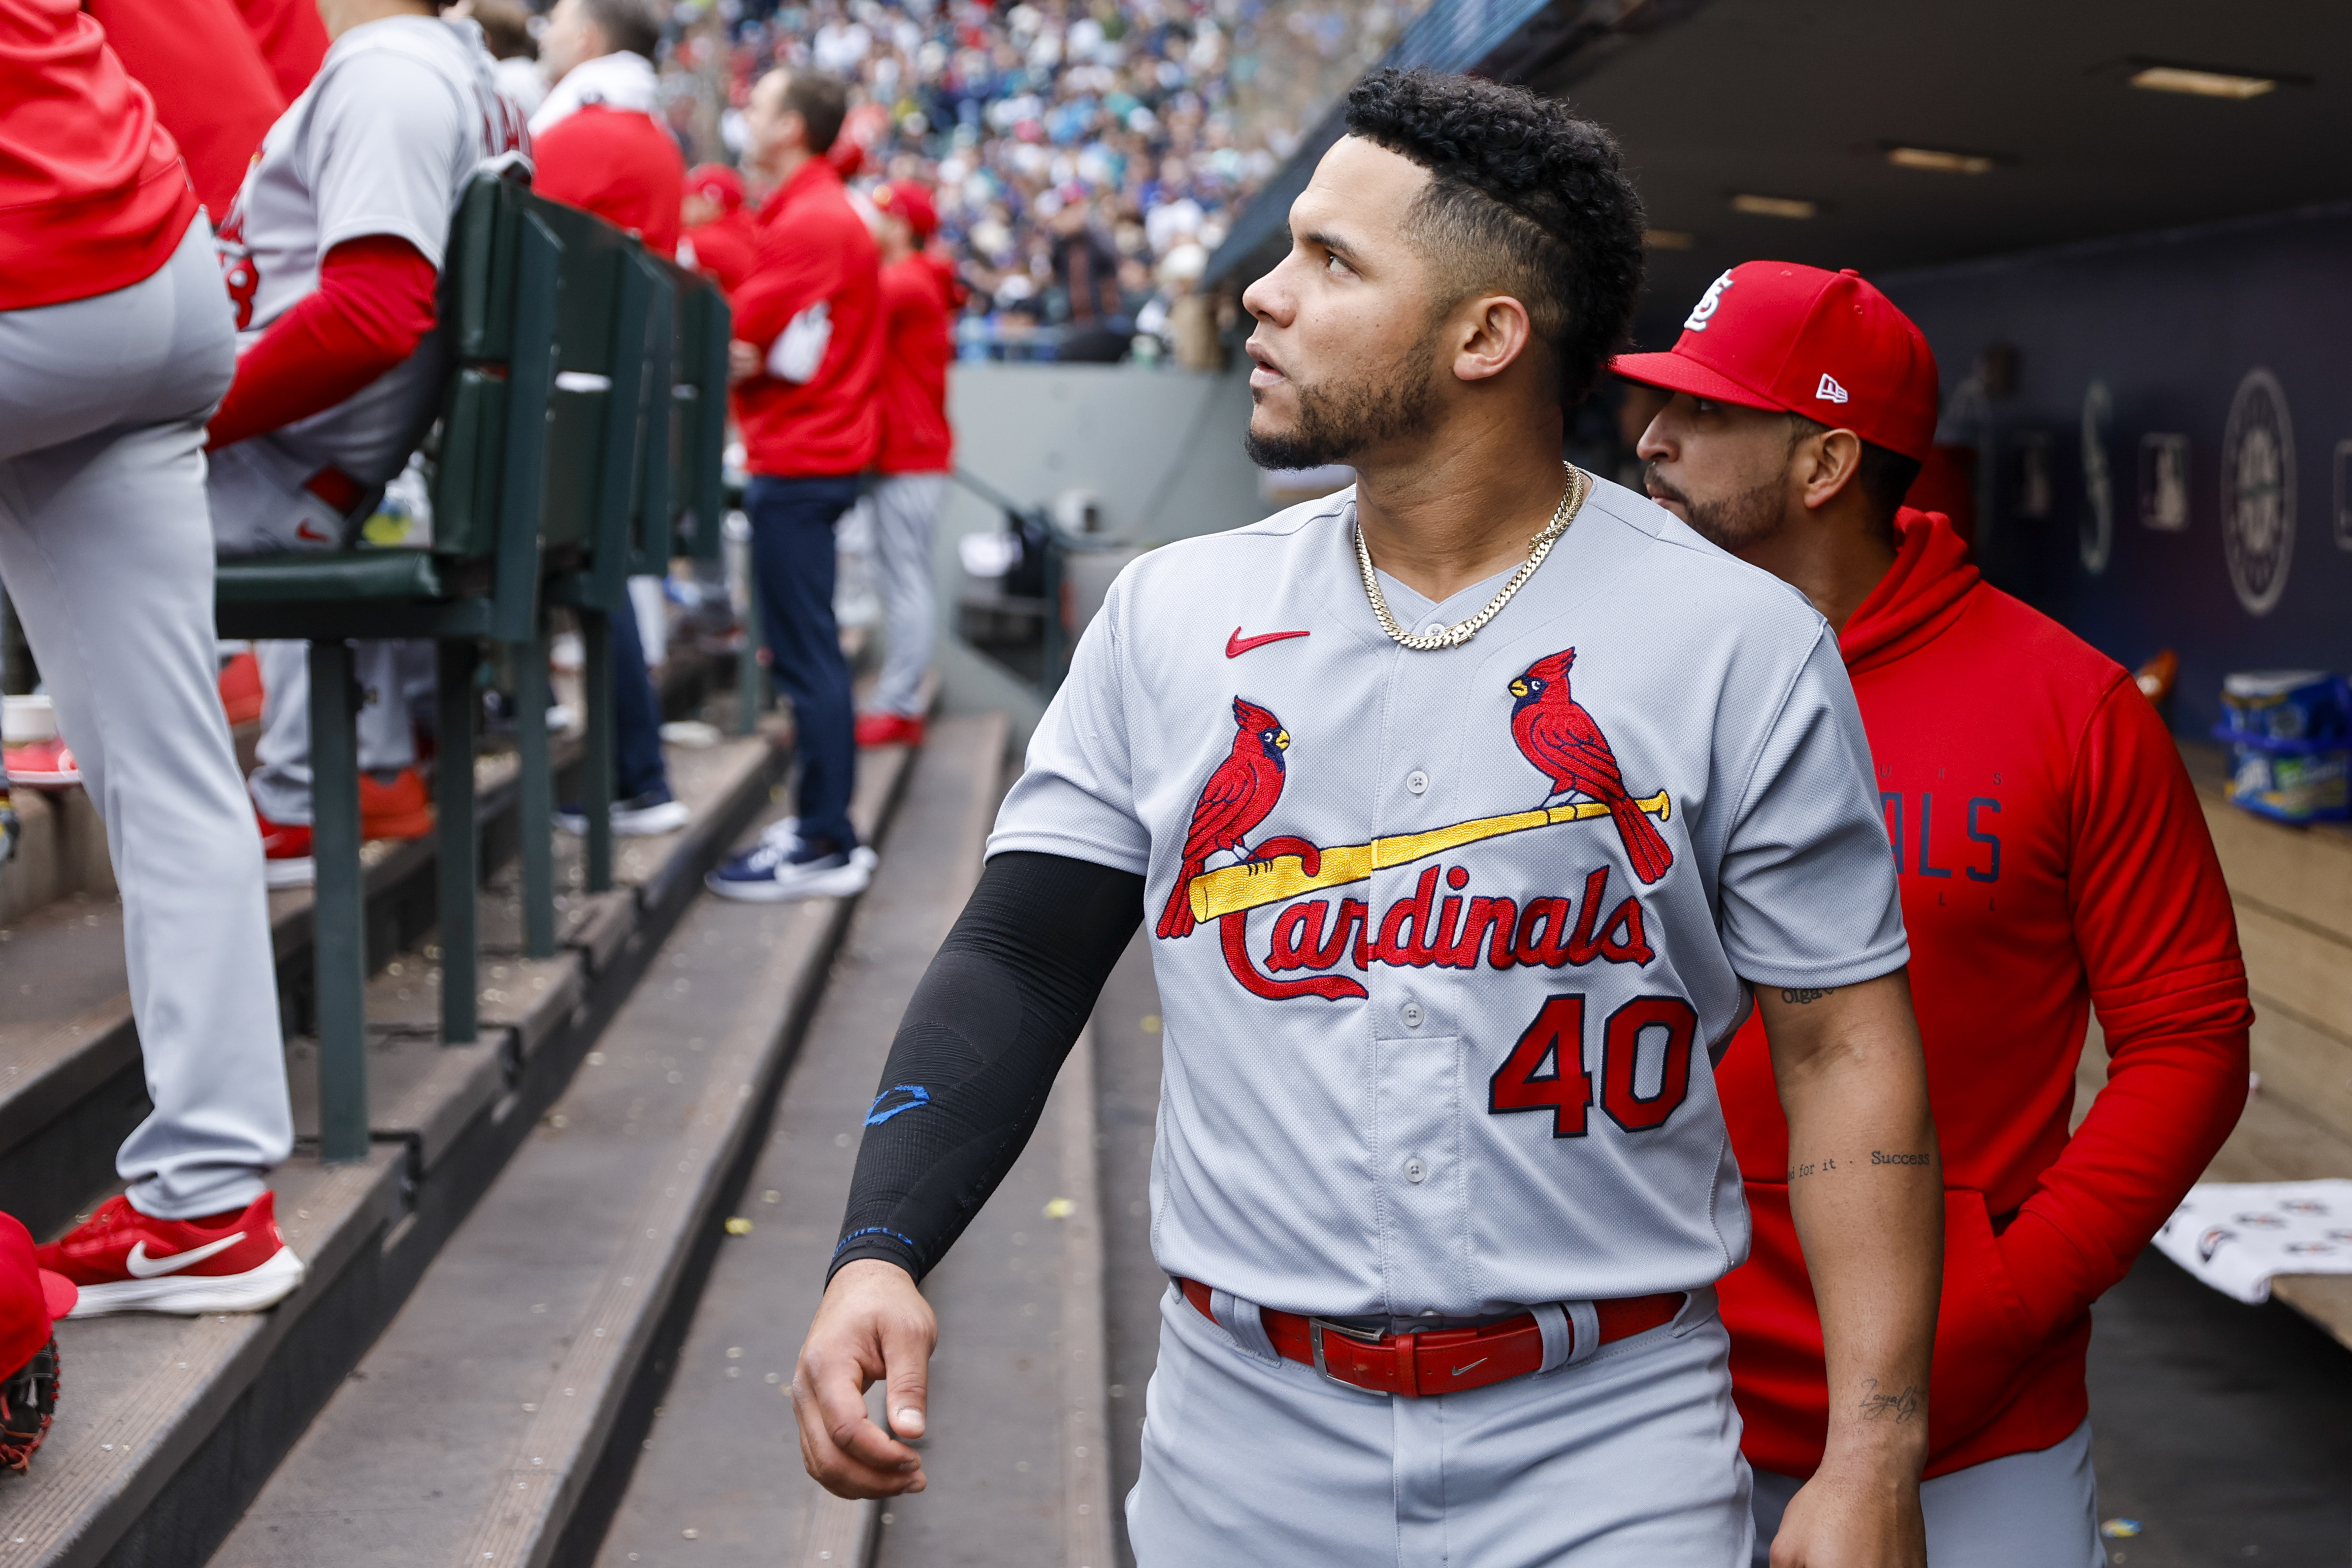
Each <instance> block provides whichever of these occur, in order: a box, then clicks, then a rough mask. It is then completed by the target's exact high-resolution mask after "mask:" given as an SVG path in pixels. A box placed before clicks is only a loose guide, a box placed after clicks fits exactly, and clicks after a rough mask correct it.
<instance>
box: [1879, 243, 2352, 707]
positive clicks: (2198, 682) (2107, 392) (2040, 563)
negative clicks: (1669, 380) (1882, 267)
mask: <svg viewBox="0 0 2352 1568" xmlns="http://www.w3.org/2000/svg"><path fill="white" fill-rule="evenodd" d="M2347 264H2352V203H2344V204H2334V205H2328V206H2326V207H2315V208H2310V209H2306V210H2304V211H2302V212H2298V213H2292V214H2285V215H2282V216H2275V217H2270V218H2262V219H2252V220H2242V221H2237V222H2232V223H2228V224H2221V225H2213V226H2203V227H2199V228H2194V229H2183V230H2179V231H2173V232H2168V233H2163V234H2156V235H2147V236H2137V237H2129V238H2124V239H2116V240H2103V241H2097V242H2094V243H2089V244H2084V245H2077V246H2069V247H2063V248H2060V249H2054V250H2049V251H2042V252H2035V253H2029V254H2024V255H2019V256H2012V257H2004V258H1993V259H1990V260H1985V261H1979V262H1969V263H1964V264H1958V265H1954V266H1948V267H1941V268H1925V269H1920V270H1916V271H1909V272H1900V273H1888V274H1885V275H1882V276H1879V277H1877V278H1875V279H1874V281H1875V282H1876V283H1878V284H1879V286H1880V287H1881V288H1883V289H1885V291H1886V293H1887V294H1888V295H1889V297H1891V298H1892V299H1893V300H1895V303H1897V304H1898V305H1900V306H1901V307H1902V308H1903V309H1904V310H1906V311H1908V312H1909V313H1910V315H1911V316H1912V318H1913V319H1914V320H1915V321H1917V322H1918V323H1919V325H1920V327H1921V328H1922V329H1923V330H1924V331H1926V332H1927V338H1928V341H1929V342H1931V343H1933V344H1934V345H1935V350H1936V357H1937V362H1938V364H1939V366H1940V368H1941V373H1942V380H1943V395H1944V405H1943V406H1944V425H1943V427H1942V428H1941V429H1940V430H1939V432H1938V438H1939V439H1941V440H1946V441H1952V442H1958V443H1961V444H1967V445H1974V446H1976V447H1978V449H1979V464H1978V470H1977V472H1978V486H1977V488H1978V496H1977V506H1978V520H1979V527H1978V545H1979V560H1980V562H1981V563H1982V564H1984V565H1985V567H1986V569H1987V573H1988V575H1990V577H1991V578H1992V579H1993V580H1994V581H1995V582H1997V583H1999V584H2000V585H2001V586H2002V587H2005V588H2007V589H2009V590H2010V591H2011V592H2012V593H2015V594H2017V595H2020V596H2021V597H2022V598H2024V599H2026V600H2027V601H2029V602H2030V603H2032V605H2035V606H2036V607H2037V608H2040V609H2042V610H2043V611H2044V612H2046V613H2048V614H2049V615H2051V616H2055V617H2056V618H2057V619H2058V620H2060V621H2062V622H2063V623H2064V624H2065V625H2066V626H2068V627H2070V628H2072V629H2073V630H2074V632H2076V633H2077V634H2078V635H2080V636H2082V637H2084V638H2086V639H2088V640H2089V641H2090V642H2091V643H2093V644H2094V645H2095V646H2096V647H2099V648H2101V649H2102V650H2104V651H2105V652H2106V653H2107V654H2109V655H2111V656H2112V657H2114V658H2116V660H2118V661H2119V662H2121V663H2122V664H2124V665H2125V666H2126V667H2134V666H2137V665H2138V664H2139V663H2140V662H2141V661H2142V660H2143V659H2145V658H2147V657H2148V656H2149V655H2150V654H2152V653H2154V652H2155V651H2156V650H2157V649H2158V648H2159V647H2171V648H2173V649H2175V650H2176V651H2178V652H2179V656H2180V662H2181V668H2180V679H2179V688H2178V689H2177V692H2176V695H2175V697H2174V700H2173V704H2172V707H2171V710H2170V714H2169V717H2170V719H2171V721H2172V725H2173V728H2174V729H2175V730H2176V731H2178V732H2179V733H2181V734H2183V735H2185V736H2189V737H2192V738H2202V737H2203V736H2204V735H2205V734H2206V733H2207V731H2209V730H2210V727H2211V725H2212V724H2213V723H2214V722H2215V721H2216V720H2217V719H2218V718H2219V717H2220V707H2221V705H2220V692H2221V678H2222V676H2223V674H2224V673H2226V672H2228V671H2231V670H2238V669H2263V668H2287V667H2301V668H2321V669H2334V670H2347V669H2352V265H2347ZM1994 345H2006V346H2008V347H2009V348H2011V349H2013V350H2014V385H2013V388H2012V389H2011V390H2010V391H2009V392H2008V393H2006V394H2005V395H1988V393H1987V392H1986V389H1985V386H1984V384H1983V378H1982V375H1981V371H1982V368H1983V366H1984V363H1985V355H1986V351H1987V350H1988V349H1989V348H1991V347H1993V346H1994ZM1995 363H1996V366H1997V363H1998V360H1997V356H1996V360H1995ZM2086 436H2087V437H2088V438H2087V439H2086ZM2184 465H2185V468H2184ZM2103 475H2104V483H2103V481H2102V476H2103ZM2103 491H2104V495H2105V503H2104V506H2103V505H2102V500H2101V497H2102V492H2103Z"/></svg>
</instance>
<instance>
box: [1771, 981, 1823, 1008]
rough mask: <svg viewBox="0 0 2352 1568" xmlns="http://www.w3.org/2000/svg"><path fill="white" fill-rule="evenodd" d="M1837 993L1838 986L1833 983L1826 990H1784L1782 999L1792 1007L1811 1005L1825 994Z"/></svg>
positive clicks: (1781, 994) (1781, 995)
mask: <svg viewBox="0 0 2352 1568" xmlns="http://www.w3.org/2000/svg"><path fill="white" fill-rule="evenodd" d="M1836 994H1837V987H1836V986H1834V985H1832V986H1831V987H1830V988H1829V989H1828V990H1826V991H1782V992H1781V993H1780V1000H1781V1001H1783V1002H1786V1003H1787V1004H1789V1005H1790V1006H1791V1007H1810V1006H1811V1005H1813V1004H1814V1003H1816V1002H1818V1001H1820V1000H1821V999H1822V997H1824V996H1834V995H1836Z"/></svg>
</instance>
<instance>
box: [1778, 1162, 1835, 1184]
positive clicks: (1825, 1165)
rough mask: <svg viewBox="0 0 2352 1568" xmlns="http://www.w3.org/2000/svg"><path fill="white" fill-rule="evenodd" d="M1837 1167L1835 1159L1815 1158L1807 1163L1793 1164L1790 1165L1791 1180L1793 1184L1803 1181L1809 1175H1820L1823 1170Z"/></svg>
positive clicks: (1832, 1169) (1831, 1169)
mask: <svg viewBox="0 0 2352 1568" xmlns="http://www.w3.org/2000/svg"><path fill="white" fill-rule="evenodd" d="M1837 1168H1838V1164H1837V1162H1836V1161H1835V1160H1815V1161H1812V1162H1811V1163H1807V1164H1802V1165H1791V1166H1790V1167H1789V1180H1790V1183H1792V1184H1793V1183H1797V1182H1801V1181H1803V1180H1804V1179H1805V1178H1806V1177H1807V1176H1811V1175H1818V1174H1820V1173H1822V1172H1823V1171H1834V1170H1836V1169H1837Z"/></svg>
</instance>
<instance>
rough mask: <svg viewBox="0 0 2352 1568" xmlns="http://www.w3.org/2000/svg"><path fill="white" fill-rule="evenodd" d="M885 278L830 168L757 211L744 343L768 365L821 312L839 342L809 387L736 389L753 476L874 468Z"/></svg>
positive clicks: (814, 475)
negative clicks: (793, 331) (785, 336)
mask: <svg viewBox="0 0 2352 1568" xmlns="http://www.w3.org/2000/svg"><path fill="white" fill-rule="evenodd" d="M879 269H880V255H879V252H878V251H877V248H876V247H875V244H874V237H873V236H872V235H871V234H869V233H867V232H866V224H865V220H863V219H862V218H860V217H859V216H857V212H856V208H854V207H852V206H851V205H849V197H848V195H846V194H845V192H844V191H843V190H842V186H841V176H840V175H839V174H835V173H834V172H833V169H832V166H831V165H829V164H828V163H825V161H824V159H822V158H811V159H810V160H809V161H808V162H807V163H803V164H802V165H801V166H800V168H799V170H798V171H796V172H795V173H794V174H793V177H792V178H791V179H789V180H786V181H785V182H784V183H783V184H781V185H779V186H777V187H776V189H775V191H774V192H773V193H772V195H770V196H769V197H768V200H767V202H766V204H765V205H762V206H761V208H760V227H759V243H758V248H757V251H756V253H755V256H754V258H753V261H752V268H751V276H750V277H748V278H746V279H744V280H743V283H742V286H741V287H740V289H737V290H736V292H735V297H734V300H733V301H732V303H733V305H734V307H735V336H736V337H737V338H739V339H740V340H742V341H743V342H748V343H751V344H752V345H753V346H754V347H756V348H758V349H759V351H760V352H761V354H763V355H764V354H766V353H768V351H769V349H770V347H771V346H772V344H773V343H774V342H775V341H776V339H777V338H778V337H780V336H781V335H782V332H783V331H784V328H785V327H786V326H787V325H788V324H790V323H791V322H792V321H793V319H794V318H795V317H799V316H802V315H803V314H804V313H807V312H813V311H815V310H819V309H820V308H822V310H824V320H825V321H826V322H827V324H828V325H829V328H830V331H831V337H830V338H829V339H828V340H827V342H826V344H825V349H824V358H823V359H822V360H821V361H820V362H819V363H818V366H817V371H816V374H814V376H812V377H811V378H810V379H809V380H808V381H807V382H805V383H803V384H797V385H796V384H793V383H792V382H789V381H784V380H782V379H780V378H778V377H775V376H771V375H767V374H761V375H755V376H753V377H752V378H751V380H749V381H747V382H744V383H743V384H741V385H740V386H738V387H736V389H735V416H736V418H737V419H738V420H739V421H740V423H741V425H742V426H743V445H744V447H745V450H746V452H747V453H748V455H749V458H750V466H751V472H752V473H754V474H764V475H768V476H771V477H773V478H777V479H819V478H838V477H840V476H843V475H847V474H856V473H863V472H864V471H865V470H866V468H871V467H872V466H873V463H874V458H875V454H876V453H877V451H878V450H879V449H880V447H881V420H880V418H879V416H878V413H877V408H876V404H875V396H874V386H875V380H876V377H877V375H878V374H879V373H880V371H881V368H882V309H881V290H880V286H879V283H878V281H877V276H876V275H877V272H878V271H879Z"/></svg>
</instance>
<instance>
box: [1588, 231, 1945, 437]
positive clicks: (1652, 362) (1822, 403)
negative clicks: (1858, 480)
mask: <svg viewBox="0 0 2352 1568" xmlns="http://www.w3.org/2000/svg"><path fill="white" fill-rule="evenodd" d="M1609 368H1610V369H1612V370H1613V371H1615V372H1616V373H1617V374H1619V375H1622V376H1623V377H1624V378H1625V379H1626V380H1628V381H1638V382H1642V383H1643V384H1647V385H1650V386H1662V387H1664V388H1665V389H1666V390H1667V391H1669V392H1687V393H1689V394H1690V395H1692V396H1694V397H1706V398H1712V399H1714V400H1715V401H1717V402H1718V403H1738V404H1741V405H1745V406H1747V407H1749V408H1771V409H1779V410H1782V411H1785V412H1787V413H1790V414H1801V415H1803V416H1805V417H1806V418H1808V419H1815V420H1819V421H1820V422H1821V423H1822V424H1824V425H1830V426H1843V428H1845V429H1848V430H1851V431H1853V433H1854V434H1855V435H1857V436H1859V437H1862V438H1863V439H1864V440H1865V441H1867V442H1869V443H1871V444H1872V445H1873V446H1876V447H1886V448H1887V449H1888V450H1890V451H1895V452H1900V453H1902V454H1903V455H1904V456H1905V457H1906V458H1916V459H1917V460H1918V461H1920V462H1926V461H1927V454H1928V453H1929V452H1930V451H1932V450H1933V449H1934V447H1935V445H1936V353H1935V351H1934V350H1933V349H1930V348H1929V347H1928V346H1927V337H1926V335H1925V334H1923V333H1922V332H1921V331H1919V329H1918V328H1917V327H1916V326H1914V325H1913V324H1912V321H1911V318H1910V317H1908V316H1906V315H1905V314H1904V313H1903V312H1902V311H1900V310H1896V309H1895V305H1894V302H1893V301H1892V300H1888V299H1887V297H1886V296H1885V295H1884V294H1882V293H1880V292H1879V291H1878V290H1877V289H1874V288H1872V287H1871V286H1870V285H1869V284H1868V283H1867V282H1864V280H1863V276H1862V274H1861V273H1859V272H1856V271H1854V270H1853V268H1846V269H1845V270H1844V271H1843V272H1824V271H1822V269H1821V268H1818V267H1801V266H1799V265H1798V264H1797V263H1796V262H1793V261H1743V262H1741V263H1740V264H1739V265H1738V266H1737V267H1735V268H1732V269H1731V270H1730V271H1728V272H1727V273H1725V274H1724V275H1723V276H1722V277H1720V278H1718V279H1716V280H1715V282H1714V283H1713V284H1711V285H1710V286H1709V287H1708V289H1707V291H1706V293H1705V294H1704V295H1701V296H1700V298H1699V302H1698V303H1697V305H1696V306H1695V307H1693V309H1692V310H1691V313H1690V319H1689V320H1687V321H1685V322H1683V335H1682V337H1681V339H1680V340H1679V341H1677V342H1675V346H1674V347H1673V348H1672V349H1670V350H1668V351H1667V352H1666V353H1662V354H1620V355H1619V356H1618V357H1617V359H1616V360H1615V361H1614V362H1613V363H1612V364H1611V365H1610V367H1609Z"/></svg>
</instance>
